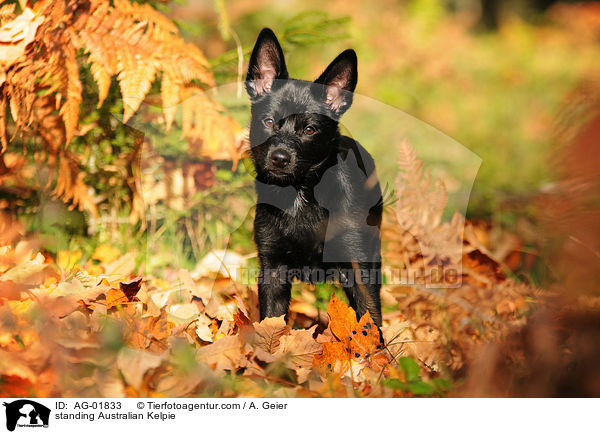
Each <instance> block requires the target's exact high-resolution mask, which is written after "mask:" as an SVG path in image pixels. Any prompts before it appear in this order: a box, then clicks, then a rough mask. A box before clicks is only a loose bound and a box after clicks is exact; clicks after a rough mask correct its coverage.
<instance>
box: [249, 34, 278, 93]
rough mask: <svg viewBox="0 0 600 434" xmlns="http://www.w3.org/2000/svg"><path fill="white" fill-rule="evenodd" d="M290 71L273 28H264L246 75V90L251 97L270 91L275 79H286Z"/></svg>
mask: <svg viewBox="0 0 600 434" xmlns="http://www.w3.org/2000/svg"><path fill="white" fill-rule="evenodd" d="M287 78H288V72H287V69H286V67H285V59H284V58H283V51H282V50H281V45H279V41H278V40H277V37H276V36H275V33H273V31H272V30H271V29H268V28H264V29H262V31H261V32H260V34H259V35H258V39H257V40H256V44H255V45H254V49H253V50H252V55H251V56H250V63H249V64H248V75H247V76H246V90H247V91H248V95H250V98H255V97H257V96H260V95H262V94H263V93H268V92H270V91H271V88H272V87H273V83H274V82H275V80H285V79H287Z"/></svg>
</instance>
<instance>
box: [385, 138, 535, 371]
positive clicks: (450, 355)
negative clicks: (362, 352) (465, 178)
mask: <svg viewBox="0 0 600 434" xmlns="http://www.w3.org/2000/svg"><path fill="white" fill-rule="evenodd" d="M398 150H399V152H398V166H399V168H400V173H399V175H398V178H397V182H396V189H397V191H398V200H397V201H396V204H395V205H396V206H395V209H393V211H394V212H392V213H386V220H385V221H384V224H383V239H384V240H385V242H386V249H385V250H384V264H385V265H386V267H387V268H388V269H390V268H391V269H396V270H398V269H401V270H403V271H405V273H404V274H403V276H406V277H408V280H407V281H405V282H403V283H404V284H403V285H398V282H390V283H391V285H390V286H389V287H388V288H387V291H388V293H389V294H390V295H392V296H394V297H395V298H396V300H397V301H398V306H397V307H398V311H399V312H402V317H403V319H405V320H406V324H405V325H406V328H407V333H406V336H407V339H408V340H409V341H412V343H411V344H407V345H406V347H405V350H406V351H407V353H408V354H409V355H412V356H414V357H416V358H418V359H420V360H421V361H422V362H423V363H424V364H425V365H426V366H430V367H432V368H434V369H436V370H437V369H441V368H442V367H443V366H446V367H447V368H449V369H450V370H453V371H457V370H459V369H460V368H461V367H462V366H463V364H464V363H465V362H466V361H467V360H466V359H467V355H468V354H472V351H471V349H470V347H471V346H473V345H476V344H477V343H479V342H482V341H486V340H490V339H495V338H498V337H499V336H501V335H502V334H504V333H506V332H507V331H508V330H510V329H511V328H512V327H518V326H521V325H522V324H524V319H522V318H520V317H519V315H521V314H522V313H524V312H526V311H527V310H528V306H527V303H526V298H525V296H530V295H531V294H532V293H533V290H532V288H530V287H528V286H526V285H523V284H519V283H517V282H514V281H512V280H510V279H506V278H505V277H504V276H503V275H502V273H501V270H500V266H499V264H498V263H496V262H495V261H494V260H493V259H492V258H490V257H489V256H488V255H486V254H485V253H484V252H483V250H482V246H480V243H478V242H477V240H476V239H474V237H473V236H472V234H471V233H470V232H472V231H469V230H468V229H469V226H468V224H466V228H467V230H464V228H465V221H464V219H463V218H462V216H460V215H459V214H458V213H456V214H455V215H454V216H453V218H452V220H451V221H449V222H445V221H442V214H443V212H444V209H445V207H446V202H447V193H446V189H445V187H444V185H443V183H441V182H440V181H435V182H434V181H433V180H432V178H431V175H430V173H429V172H428V171H426V170H425V168H424V164H423V162H422V161H421V160H419V159H418V157H417V153H416V151H415V149H414V148H413V147H412V146H411V145H410V144H409V143H408V142H407V141H404V142H402V143H400V144H399V146H398ZM440 269H441V271H447V270H453V271H455V274H450V275H447V274H443V273H440ZM436 273H437V274H436ZM448 277H452V279H450V280H449V279H448Z"/></svg>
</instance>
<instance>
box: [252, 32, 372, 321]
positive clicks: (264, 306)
mask: <svg viewBox="0 0 600 434" xmlns="http://www.w3.org/2000/svg"><path fill="white" fill-rule="evenodd" d="M357 76H358V73H357V60H356V54H355V52H354V51H353V50H346V51H344V52H343V53H341V54H340V55H339V56H338V57H337V58H336V59H335V60H334V61H333V62H332V63H331V64H330V65H329V66H328V67H327V69H326V70H325V72H323V74H322V75H321V76H320V77H319V78H318V79H317V80H316V81H315V82H314V83H313V82H306V81H300V80H295V79H291V78H289V77H288V72H287V69H286V66H285V60H284V57H283V52H282V50H281V46H280V45H279V42H278V40H277V38H276V37H275V34H274V33H273V32H272V31H271V30H270V29H263V31H262V32H261V33H260V35H259V36H258V40H257V41H256V45H255V46H254V50H253V51H252V56H251V57H250V65H249V67H248V76H247V78H246V89H247V91H248V94H249V95H250V99H251V102H252V120H251V125H250V145H251V151H250V152H251V156H252V160H253V163H254V167H255V170H256V191H257V197H258V204H257V207H256V218H255V221H254V239H255V241H256V245H257V247H258V256H259V260H260V265H261V270H260V274H259V286H258V291H259V303H260V316H261V319H263V318H265V317H273V316H280V315H283V314H287V312H288V307H289V302H290V296H291V282H292V279H293V278H294V277H296V278H299V279H301V280H305V281H311V282H316V281H324V280H337V281H339V282H340V283H341V285H342V286H343V288H344V290H345V291H346V294H347V296H348V299H349V301H350V304H351V306H352V307H353V308H354V309H355V310H356V313H357V316H358V317H359V318H360V317H361V316H362V315H363V314H364V313H366V312H367V311H369V313H370V314H371V316H372V318H373V319H374V321H375V323H376V324H377V325H381V303H380V299H379V290H380V287H381V257H380V236H379V229H380V225H381V213H382V205H383V201H382V196H381V189H380V187H379V182H378V180H377V176H376V174H375V165H374V163H373V159H372V158H371V156H370V155H369V153H368V152H367V151H366V150H365V149H364V148H363V147H362V146H361V145H360V144H359V143H357V142H355V141H354V140H352V139H350V138H349V137H346V136H342V135H341V134H340V132H339V129H338V120H339V118H340V116H341V115H342V114H343V113H344V112H345V111H346V110H347V109H348V108H349V107H350V105H351V104H352V98H353V93H352V92H353V91H354V88H355V87H356V81H357Z"/></svg>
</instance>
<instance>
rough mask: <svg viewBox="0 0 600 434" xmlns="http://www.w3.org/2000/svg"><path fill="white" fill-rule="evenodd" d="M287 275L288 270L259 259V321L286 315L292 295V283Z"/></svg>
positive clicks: (264, 259)
mask: <svg viewBox="0 0 600 434" xmlns="http://www.w3.org/2000/svg"><path fill="white" fill-rule="evenodd" d="M288 273H289V270H288V269H287V267H286V266H284V265H281V264H274V263H273V261H269V260H267V259H266V258H261V268H260V273H259V276H258V302H259V305H260V319H261V320H263V319H265V318H267V317H277V316H281V315H286V314H287V313H288V308H289V305H290V298H291V295H292V291H291V289H292V283H291V278H290V276H288Z"/></svg>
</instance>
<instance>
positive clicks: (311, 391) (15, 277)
mask: <svg viewBox="0 0 600 434" xmlns="http://www.w3.org/2000/svg"><path fill="white" fill-rule="evenodd" d="M31 247H32V245H31V244H30V243H29V242H27V241H21V242H19V243H17V244H16V245H15V247H10V246H5V247H2V256H1V257H2V262H1V265H0V267H1V269H0V270H1V271H2V272H1V274H0V353H1V354H0V395H2V396H40V397H46V396H105V397H122V396H130V397H131V396H155V397H160V396H165V397H179V396H194V395H200V396H304V397H310V396H413V395H444V394H445V393H447V392H448V391H449V390H451V389H452V384H453V380H454V378H455V377H456V376H455V374H457V373H459V372H460V369H461V367H462V366H463V364H464V363H465V358H466V357H468V352H469V349H470V347H471V346H472V345H476V344H477V343H478V342H481V341H484V340H488V339H491V338H493V337H494V336H497V335H498V334H499V333H501V332H502V331H503V330H504V331H506V330H507V327H508V324H509V323H511V322H514V323H518V322H519V321H520V322H523V321H524V319H523V318H524V317H522V318H521V319H518V318H517V317H520V314H519V310H521V311H524V310H526V305H527V303H526V302H525V299H524V297H523V295H522V294H520V293H519V292H518V291H517V290H516V288H518V287H517V286H515V285H514V284H513V285H512V286H511V288H510V290H508V289H507V288H505V289H500V290H496V291H493V290H490V289H486V288H485V286H484V285H481V284H477V285H475V284H473V283H467V284H465V287H464V288H463V287H461V288H457V289H455V290H454V291H453V292H454V297H460V298H461V300H464V302H465V303H468V301H470V302H473V303H477V305H478V306H479V307H478V309H484V310H485V306H484V305H483V304H482V301H483V300H484V299H489V300H488V305H487V311H485V312H481V315H482V316H481V317H480V316H478V315H479V314H474V313H473V312H470V311H469V310H468V308H467V307H464V305H462V306H461V304H460V303H459V304H458V305H457V306H456V307H453V306H452V304H451V303H450V304H449V303H447V294H445V295H444V296H440V295H436V294H435V293H430V292H427V291H423V290H418V289H414V288H412V289H411V288H410V287H406V286H398V287H393V286H386V287H384V304H386V305H387V306H388V308H387V309H386V310H387V311H388V312H389V313H387V314H385V319H384V327H383V328H382V335H383V340H384V343H383V344H382V342H381V341H380V334H379V330H378V329H377V327H376V326H375V324H374V323H373V321H372V319H371V318H370V316H369V315H368V314H366V315H365V316H364V317H363V318H361V320H360V321H357V319H356V316H355V313H354V311H353V310H352V309H351V308H350V307H348V306H346V304H344V302H343V301H341V300H340V299H339V298H338V297H337V296H336V295H335V293H334V294H333V295H332V296H331V300H330V302H329V305H328V310H327V313H328V319H327V318H326V319H325V320H324V321H323V320H321V319H322V318H321V317H322V316H323V315H322V316H321V317H319V315H318V312H317V310H316V309H314V308H312V309H310V306H311V304H310V303H309V302H308V301H307V300H304V299H305V298H306V299H308V300H310V294H311V292H310V288H303V291H302V295H301V297H300V299H299V300H294V302H293V303H292V306H291V315H290V318H293V320H291V321H290V323H289V324H286V322H285V320H284V318H283V317H279V318H268V319H265V320H263V321H260V322H259V321H258V303H257V294H256V288H255V287H252V286H247V285H242V284H240V283H239V282H236V281H234V280H231V279H230V278H228V277H225V276H223V275H222V274H215V273H213V272H211V271H210V270H205V271H206V272H205V273H204V275H202V274H201V275H198V274H197V273H196V274H195V275H194V277H193V278H192V276H191V275H190V273H189V272H188V271H186V270H180V272H179V275H178V276H177V278H176V279H175V280H176V281H174V282H167V281H165V280H162V279H158V278H154V277H152V276H141V275H138V273H137V272H136V269H135V261H134V255H133V254H131V253H129V254H124V255H122V254H121V252H118V251H117V250H116V249H113V248H111V247H110V246H107V245H102V246H100V247H99V248H98V249H97V250H96V252H95V253H94V255H93V256H92V258H91V259H90V260H88V261H87V263H85V264H84V265H83V266H82V265H76V266H73V265H72V264H73V262H76V261H77V259H78V257H77V256H78V255H77V254H73V253H72V252H71V253H69V252H62V253H61V254H59V255H58V257H57V258H56V260H54V259H53V258H51V257H49V256H45V255H43V254H41V253H36V252H34V251H32V250H31ZM66 269H68V270H69V272H68V273H65V271H64V270H66ZM500 285H505V286H506V284H505V283H500ZM465 288H467V289H465ZM468 288H470V289H468ZM478 297H479V299H478ZM497 298H501V299H499V300H496V299H497ZM390 305H394V306H395V308H394V309H393V310H392V309H390V308H389V307H390ZM307 306H309V308H307ZM397 307H401V309H397ZM390 311H391V312H390ZM488 316H489V317H488ZM307 322H308V323H312V324H313V325H312V326H310V327H308V328H298V327H299V324H306V323H307ZM501 325H502V326H501Z"/></svg>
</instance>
